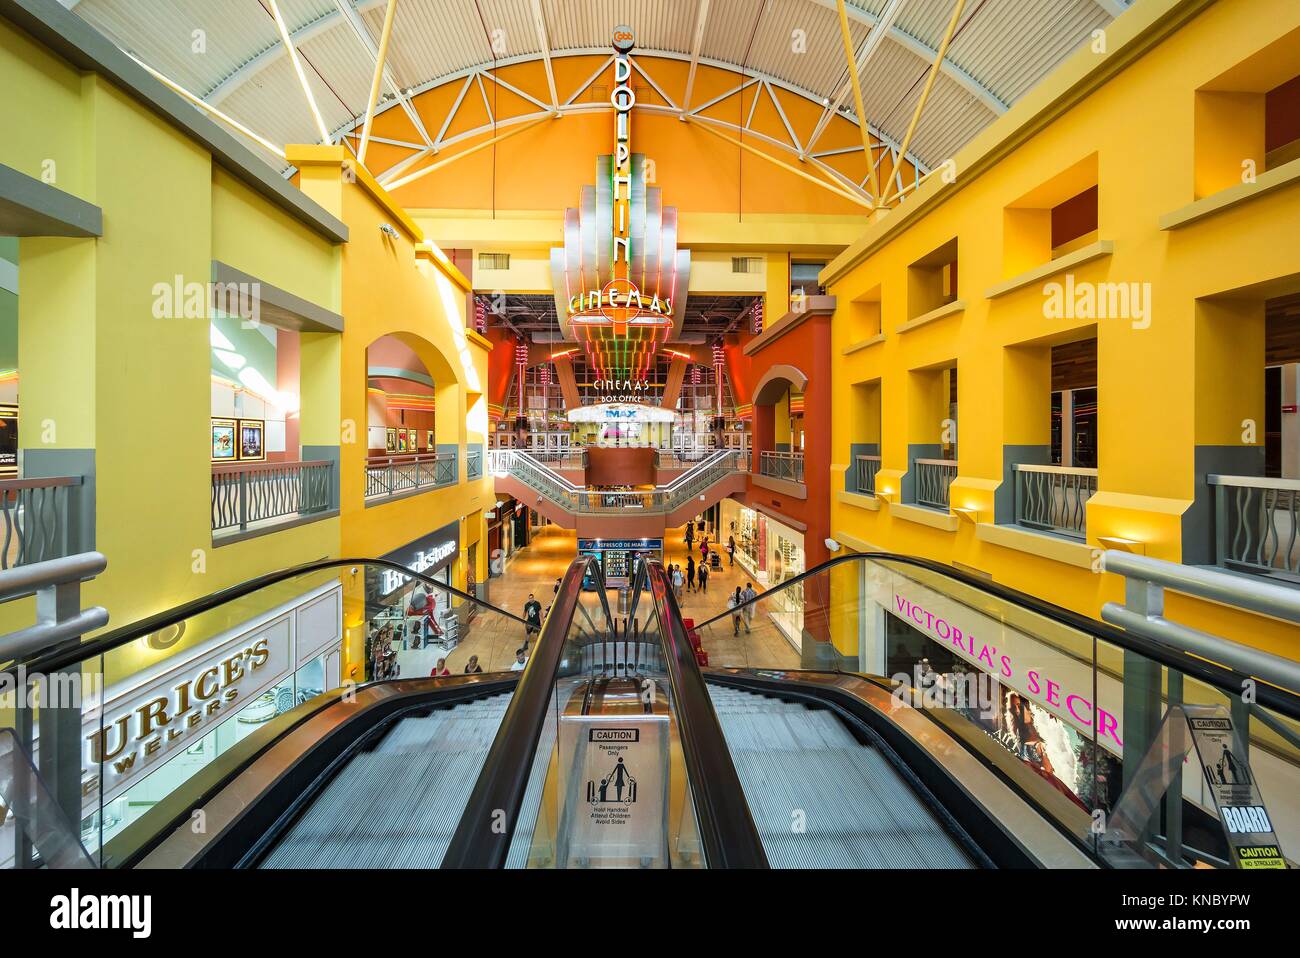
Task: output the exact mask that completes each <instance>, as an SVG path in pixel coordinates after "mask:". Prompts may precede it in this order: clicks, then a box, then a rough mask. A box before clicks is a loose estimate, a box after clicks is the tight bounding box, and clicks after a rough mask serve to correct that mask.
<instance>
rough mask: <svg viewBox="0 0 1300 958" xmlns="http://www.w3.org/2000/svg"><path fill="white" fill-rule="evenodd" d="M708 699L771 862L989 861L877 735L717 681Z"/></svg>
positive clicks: (940, 864)
mask: <svg viewBox="0 0 1300 958" xmlns="http://www.w3.org/2000/svg"><path fill="white" fill-rule="evenodd" d="M709 697H710V698H711V700H712V702H713V709H714V711H715V712H716V713H717V715H718V720H719V722H721V724H722V730H723V733H724V734H725V735H726V739H727V746H728V748H729V749H730V750H731V756H732V759H733V760H734V761H735V763H736V771H737V772H738V773H739V775H740V781H741V785H742V786H743V787H744V789H745V797H746V798H747V800H748V802H749V808H750V812H751V814H752V815H753V817H754V823H755V825H756V827H757V828H758V833H759V835H760V837H761V838H762V841H763V850H764V852H766V854H767V859H768V862H769V864H770V865H771V866H772V867H773V868H801V867H802V868H973V867H976V866H977V865H987V864H991V863H990V862H989V860H988V859H987V858H986V857H985V856H984V855H983V853H982V852H981V851H980V850H979V849H978V847H976V846H975V845H974V844H973V843H972V842H970V841H969V839H967V837H966V836H965V834H964V832H962V831H961V829H960V828H959V827H958V826H956V824H955V823H954V822H953V821H952V820H951V819H950V818H948V817H947V816H946V815H944V814H943V813H942V812H941V811H940V809H939V807H938V806H937V803H934V802H927V801H926V800H925V799H923V798H922V794H924V793H923V792H922V791H921V790H920V789H919V788H918V787H917V784H916V783H915V782H914V781H910V780H909V779H908V778H907V777H906V773H905V771H904V769H903V767H901V766H899V765H898V764H897V763H896V760H895V758H894V756H893V755H892V753H890V752H889V751H888V749H887V748H886V747H885V746H884V743H883V742H881V741H879V740H874V741H873V740H871V739H867V740H865V741H863V740H859V739H857V738H854V736H853V735H852V734H851V733H850V731H849V729H848V728H847V727H846V726H845V725H844V723H843V722H841V721H840V720H839V719H838V718H836V716H835V714H834V713H833V712H831V711H830V710H828V709H825V708H812V707H810V706H808V705H805V704H802V703H799V702H788V701H783V700H782V699H779V698H774V697H771V696H768V695H763V694H761V693H758V692H746V691H742V690H740V689H735V688H729V687H727V686H719V685H712V686H710V687H709ZM792 809H797V810H798V812H797V813H796V815H797V817H798V824H799V825H800V826H801V827H799V828H792V821H791V817H792V813H791V810H792Z"/></svg>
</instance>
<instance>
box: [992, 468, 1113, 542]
mask: <svg viewBox="0 0 1300 958" xmlns="http://www.w3.org/2000/svg"><path fill="white" fill-rule="evenodd" d="M1012 468H1013V469H1014V470H1015V475H1016V484H1015V499H1016V503H1015V517H1016V524H1017V525H1022V526H1025V527H1026V528H1029V529H1035V530H1038V531H1040V532H1050V533H1052V534H1053V535H1058V536H1064V537H1066V538H1069V539H1085V538H1087V519H1088V508H1087V507H1088V500H1089V499H1091V498H1092V497H1093V496H1094V495H1095V494H1096V492H1097V470H1096V469H1076V468H1070V467H1065V466H1034V465H1027V464H1022V463H1016V464H1015V465H1014V466H1012Z"/></svg>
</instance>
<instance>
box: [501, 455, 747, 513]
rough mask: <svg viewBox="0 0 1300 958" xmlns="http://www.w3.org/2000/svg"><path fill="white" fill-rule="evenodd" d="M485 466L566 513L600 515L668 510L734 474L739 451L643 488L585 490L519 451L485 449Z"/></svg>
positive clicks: (711, 458) (737, 465) (666, 511)
mask: <svg viewBox="0 0 1300 958" xmlns="http://www.w3.org/2000/svg"><path fill="white" fill-rule="evenodd" d="M488 468H489V470H491V472H492V474H493V475H498V476H505V475H510V476H513V477H514V478H515V479H518V480H519V481H520V482H522V483H524V485H526V486H528V487H529V488H530V489H533V490H535V491H536V492H539V493H541V494H542V495H543V496H545V497H546V498H547V499H550V500H551V501H552V502H554V503H556V504H557V505H559V506H560V507H561V508H563V509H565V510H566V511H569V512H575V513H597V514H600V513H609V512H627V511H628V510H636V511H638V512H641V513H648V512H654V513H669V512H672V511H673V510H675V509H678V508H680V507H681V506H683V505H685V504H686V503H687V502H688V501H689V500H691V499H693V498H696V497H698V496H699V495H700V494H701V493H702V492H704V491H705V490H706V489H708V488H709V487H710V486H712V485H713V484H714V483H716V482H718V481H719V480H721V479H724V478H726V477H727V476H730V475H735V474H737V473H738V472H739V471H740V453H739V452H738V451H737V450H734V449H723V450H719V451H718V452H715V453H713V455H711V456H710V457H709V458H708V459H706V460H704V461H703V462H700V463H697V464H696V465H695V466H693V467H692V468H691V469H689V470H687V471H686V472H684V473H682V474H681V475H680V476H678V477H677V478H676V479H674V480H673V481H672V482H670V483H669V484H668V485H666V486H657V487H656V488H655V489H653V490H649V489H647V490H643V491H636V490H630V491H620V492H599V491H597V492H593V491H589V490H588V489H587V488H586V487H585V486H579V485H575V484H574V483H572V482H570V481H569V480H568V479H566V478H564V476H562V475H560V474H559V473H558V472H556V471H555V470H554V469H551V468H550V467H549V466H547V465H545V464H544V463H541V462H538V461H537V460H536V459H535V458H534V457H533V456H531V455H530V454H528V453H526V452H524V451H522V450H515V449H493V450H489V452H488Z"/></svg>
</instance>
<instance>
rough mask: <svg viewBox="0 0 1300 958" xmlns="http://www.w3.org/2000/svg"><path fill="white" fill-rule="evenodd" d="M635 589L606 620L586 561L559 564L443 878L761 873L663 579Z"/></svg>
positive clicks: (644, 579) (599, 586) (757, 849)
mask: <svg viewBox="0 0 1300 958" xmlns="http://www.w3.org/2000/svg"><path fill="white" fill-rule="evenodd" d="M584 578H589V579H590V580H592V581H594V582H595V584H596V588H595V589H594V590H588V591H587V592H583V591H582V583H583V580H584ZM634 583H635V585H634V599H633V604H632V613H631V615H630V616H629V617H628V618H626V619H624V620H622V621H621V622H618V621H615V620H614V619H613V617H612V616H611V615H610V611H609V603H608V597H607V590H606V588H605V584H604V581H603V577H602V574H601V570H600V567H599V565H598V564H597V563H595V560H593V559H591V558H590V557H582V558H580V559H578V560H575V562H574V563H573V565H571V566H570V568H569V570H568V572H567V573H566V576H565V579H564V581H563V583H562V584H561V588H560V593H559V598H558V599H557V601H556V604H555V605H554V607H553V608H552V612H551V616H550V617H549V618H548V620H547V623H546V626H545V628H544V630H543V635H542V638H541V639H540V640H539V642H538V651H537V653H536V654H535V655H534V658H533V660H532V661H531V662H530V664H529V668H528V670H527V671H526V672H525V675H524V677H523V679H522V680H521V682H520V685H519V689H518V690H517V692H516V695H515V703H523V704H520V705H519V707H518V711H517V712H516V714H514V715H511V714H510V713H509V712H508V713H507V716H506V720H505V721H504V722H503V723H502V727H501V729H500V731H499V733H498V739H497V742H496V743H494V745H493V749H492V751H491V752H490V754H489V758H488V761H487V763H485V766H484V770H483V773H482V775H481V776H480V781H479V787H478V788H477V789H476V791H475V794H474V795H473V797H472V798H471V801H470V803H469V805H468V807H467V809H466V814H465V818H464V820H463V821H462V825H461V828H460V829H459V830H458V832H457V837H456V840H455V841H454V842H453V847H452V849H451V850H449V853H448V856H447V859H446V861H445V866H446V867H500V866H502V865H506V866H512V867H524V866H527V867H548V868H549V867H578V868H587V867H639V868H656V867H673V868H681V867H699V866H700V865H703V864H708V865H709V866H710V867H719V866H722V867H728V866H729V867H742V866H746V865H750V866H755V867H761V866H762V865H763V864H764V863H765V859H764V858H763V856H762V848H761V844H760V843H759V841H758V838H757V834H756V832H755V831H754V829H753V823H752V821H750V819H749V814H748V808H747V806H745V805H744V800H743V796H742V795H741V792H740V789H739V780H738V778H737V777H736V775H735V770H734V768H732V767H731V761H730V756H729V754H728V753H727V751H726V747H725V742H724V741H723V740H722V737H721V731H720V729H719V728H718V726H717V723H716V719H715V718H714V716H713V715H712V710H711V706H710V705H709V702H708V694H707V691H706V690H705V688H704V684H703V680H702V678H701V676H700V674H699V671H698V668H697V667H696V665H695V661H694V658H693V657H692V654H691V652H690V649H689V646H688V644H687V642H686V636H685V633H684V630H683V629H682V627H681V617H680V614H679V613H678V611H677V609H676V607H675V604H674V605H671V606H670V605H669V604H668V603H669V602H671V601H672V599H671V590H670V589H669V588H668V586H667V578H666V574H665V573H664V571H663V568H662V566H659V565H658V564H657V563H654V562H643V563H642V564H641V565H640V567H639V568H638V569H637V570H636V571H635V573H634ZM642 592H645V593H647V596H648V599H647V602H646V603H644V604H643V603H642V602H641V593H642ZM641 610H644V611H645V616H644V619H642V618H640V617H639V616H638V612H639V611H641ZM511 708H512V710H514V709H515V704H514V703H512V706H511ZM512 726H513V727H512ZM496 809H500V810H501V812H499V813H497V812H495V810H496ZM494 814H495V820H496V821H503V822H504V827H503V828H501V829H500V831H499V833H497V834H495V835H494V834H493V833H492V832H491V831H490V824H491V822H492V821H493V816H494ZM516 823H518V826H516ZM746 825H747V827H748V829H749V834H748V836H745V835H744V834H743V832H741V829H743V828H744V827H745V826H746ZM746 855H749V857H748V858H747V857H746Z"/></svg>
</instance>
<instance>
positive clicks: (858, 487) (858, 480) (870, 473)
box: [853, 456, 880, 496]
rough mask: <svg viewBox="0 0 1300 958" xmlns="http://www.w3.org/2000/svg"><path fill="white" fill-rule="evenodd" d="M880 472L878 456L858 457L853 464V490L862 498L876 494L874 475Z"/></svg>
mask: <svg viewBox="0 0 1300 958" xmlns="http://www.w3.org/2000/svg"><path fill="white" fill-rule="evenodd" d="M879 471H880V457H879V456H858V457H857V458H856V459H855V460H854V462H853V489H854V491H856V492H860V493H862V494H863V495H864V496H874V495H875V494H876V473H878V472H879Z"/></svg>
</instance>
